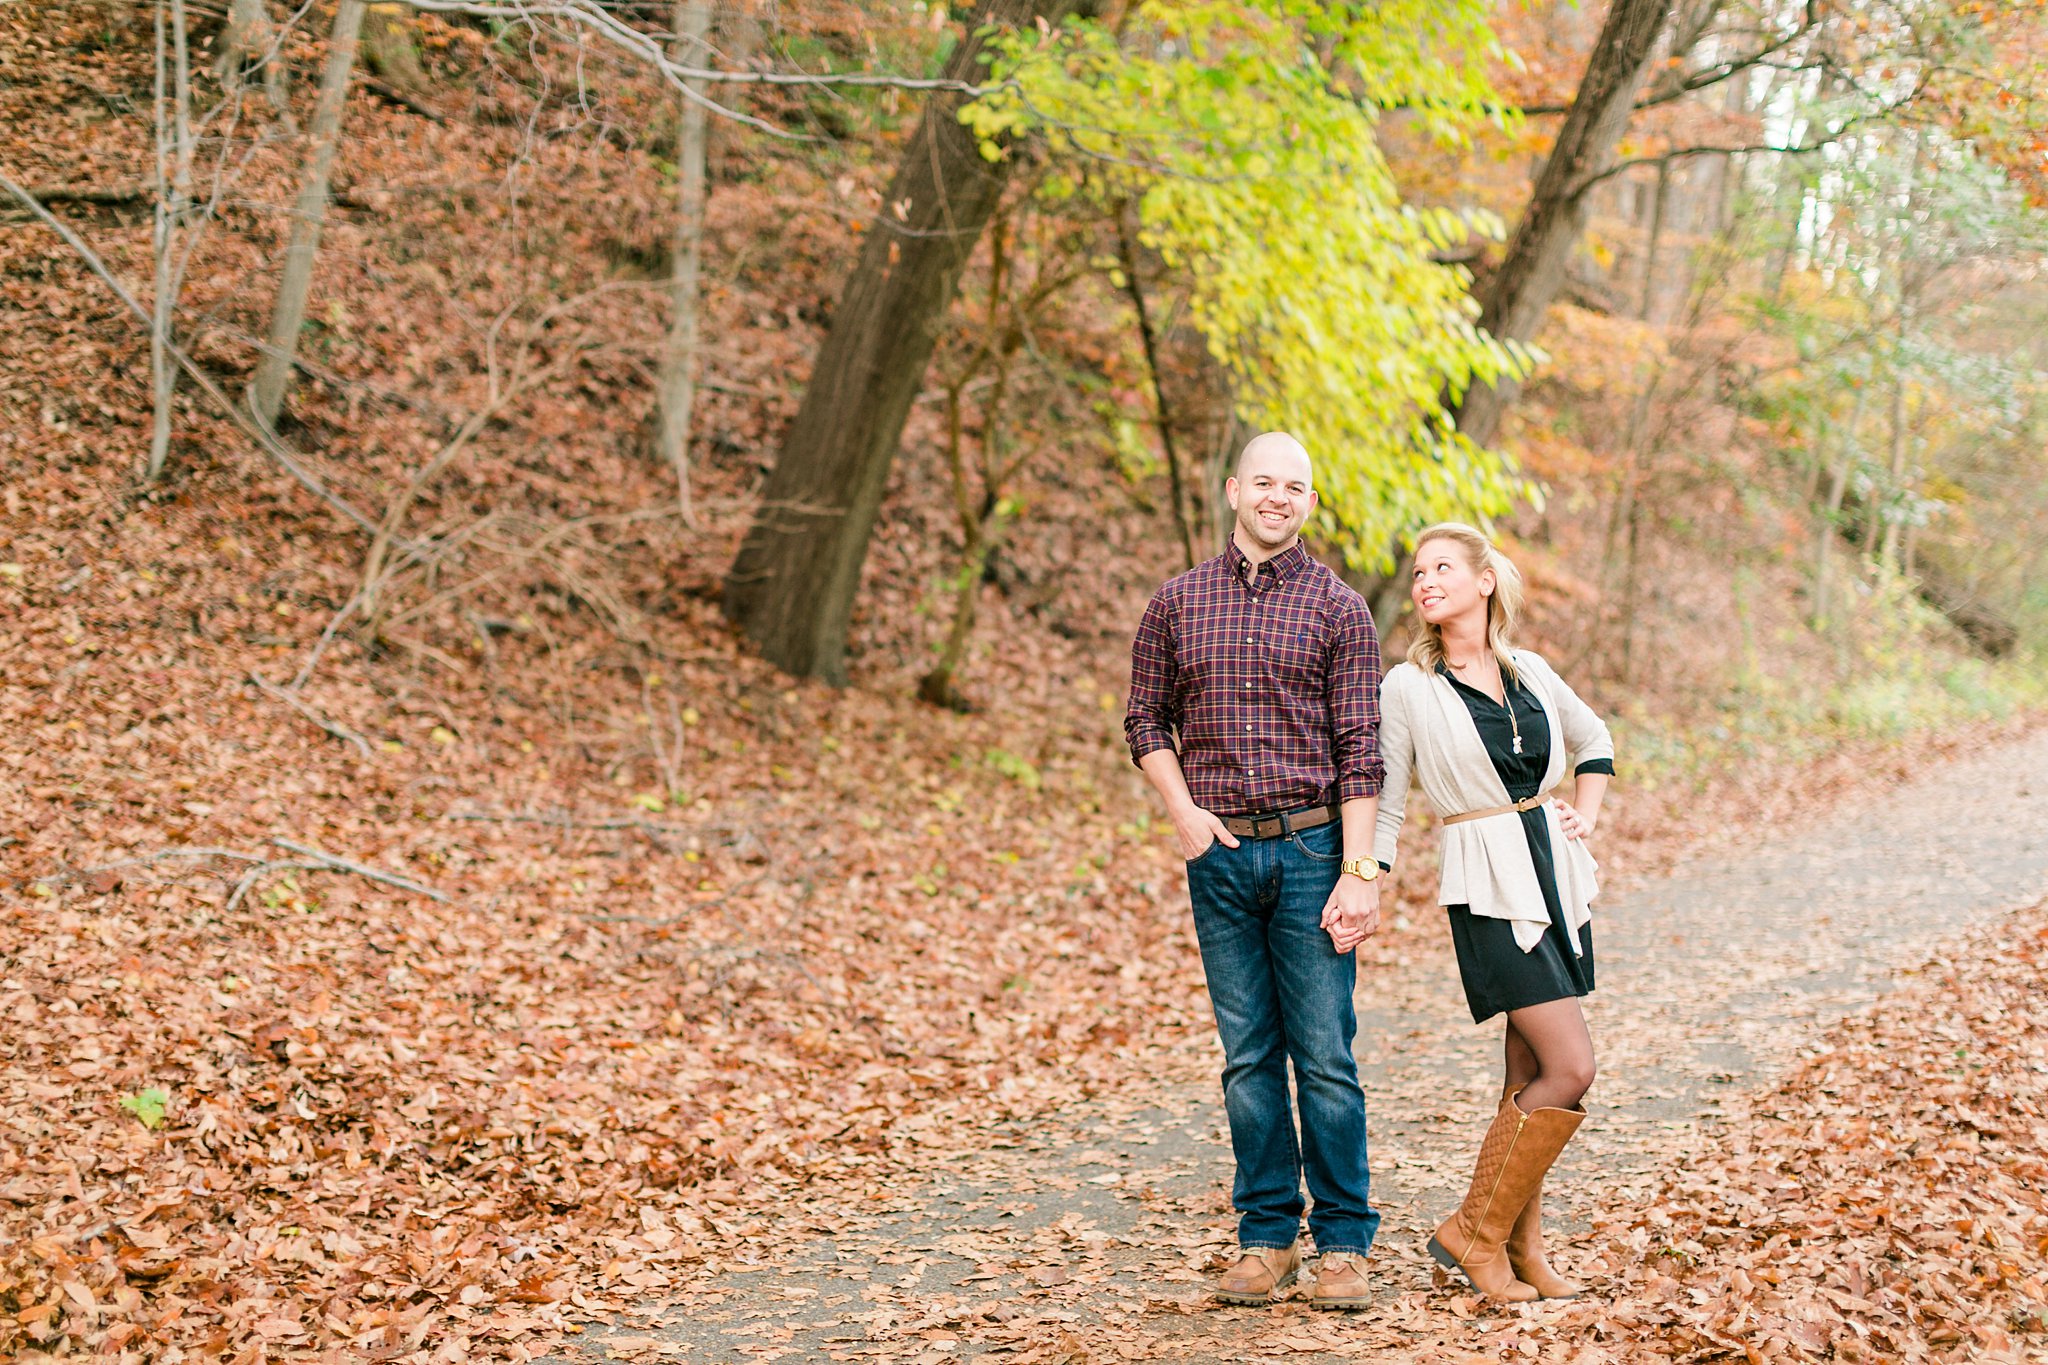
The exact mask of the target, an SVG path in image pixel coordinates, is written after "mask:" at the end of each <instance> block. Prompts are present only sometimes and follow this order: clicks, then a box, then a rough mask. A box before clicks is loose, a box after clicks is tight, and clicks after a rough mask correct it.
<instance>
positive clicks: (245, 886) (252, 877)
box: [221, 859, 324, 914]
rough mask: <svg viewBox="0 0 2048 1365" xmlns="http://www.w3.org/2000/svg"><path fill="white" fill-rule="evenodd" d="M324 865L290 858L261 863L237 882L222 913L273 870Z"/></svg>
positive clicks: (240, 900)
mask: <svg viewBox="0 0 2048 1365" xmlns="http://www.w3.org/2000/svg"><path fill="white" fill-rule="evenodd" d="M323 866H324V864H321V863H301V862H295V861H292V860H289V859H285V860H280V861H278V862H274V863H271V862H266V863H259V864H257V865H256V866H255V867H252V868H250V869H249V870H248V871H247V872H245V873H243V874H242V879H241V880H240V881H238V882H236V883H235V889H234V892H233V894H231V895H230V896H229V897H228V903H227V905H226V906H225V907H223V908H222V910H221V913H222V914H227V913H228V912H229V911H232V910H233V909H234V908H235V907H236V906H238V905H240V904H241V903H242V897H244V896H246V895H248V894H249V888H250V887H252V886H254V885H256V883H257V882H258V881H261V880H262V879H263V878H264V877H266V876H268V875H269V874H270V873H272V872H311V871H314V870H316V869H319V868H321V867H323Z"/></svg>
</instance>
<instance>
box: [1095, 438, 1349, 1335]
mask: <svg viewBox="0 0 2048 1365" xmlns="http://www.w3.org/2000/svg"><path fill="white" fill-rule="evenodd" d="M1224 491H1225V492H1226V493H1227V494H1228V496H1229V499H1230V506H1231V509H1232V511H1234V512H1235V513H1236V522H1235V525H1233V527H1232V528H1231V533H1230V542H1229V544H1228V545H1226V546H1225V547H1224V550H1223V553H1222V554H1220V555H1217V556H1216V557H1215V558H1214V559H1211V560H1208V561H1207V562H1205V563H1202V564H1198V565H1196V566H1195V567H1194V568H1192V569H1190V570H1189V571H1188V572H1186V573H1184V574H1182V575H1180V576H1179V577H1178V578H1175V579H1173V580H1172V581H1170V582H1168V583H1167V584H1166V586H1164V587H1163V588H1161V589H1160V590H1159V591H1158V592H1157V593H1156V594H1154V596H1153V598H1152V601H1151V603H1150V605H1148V606H1147V607H1146V608H1145V615H1144V618H1143V619H1142V620H1141V621H1140V622H1139V624H1138V634H1137V639H1136V641H1135V643H1134V644H1133V645H1132V648H1131V701H1130V709H1129V711H1128V712H1127V713H1126V715H1125V717H1124V736H1125V738H1126V739H1127V740H1129V742H1130V746H1131V757H1132V759H1133V760H1135V761H1136V763H1137V765H1138V767H1139V768H1140V769H1142V770H1143V771H1144V774H1145V776H1146V777H1147V778H1148V779H1149V780H1150V781H1151V783H1152V786H1153V787H1154V788H1155V789H1156V790H1157V791H1158V793H1159V795H1160V797H1161V798H1162V799H1164V801H1165V802H1166V810H1167V814H1168V815H1170V816H1171V817H1172V819H1173V827H1174V832H1175V835H1176V837H1177V840H1178V842H1179V844H1180V852H1181V856H1182V857H1183V858H1186V859H1187V864H1188V891H1189V893H1190V898H1191V900H1192V902H1193V908H1194V919H1195V932H1196V936H1197V937H1198V938H1199V939H1200V941H1201V945H1202V966H1203V969H1204V971H1205V972H1206V974H1207V976H1208V980H1209V999H1210V1003H1211V1004H1212V1005H1213V1006H1214V1008H1215V1012H1216V1031H1217V1033H1218V1035H1219V1036H1220V1037H1221V1039H1222V1042H1223V1059H1224V1064H1223V1104H1224V1108H1225V1110H1226V1111H1227V1112H1228V1113H1229V1116H1230V1145H1231V1150H1232V1151H1233V1153H1234V1154H1235V1155H1236V1158H1237V1178H1236V1180H1235V1182H1234V1183H1233V1186H1232V1189H1231V1202H1232V1203H1233V1204H1234V1205H1235V1207H1236V1209H1237V1212H1238V1225H1237V1240H1238V1250H1237V1253H1236V1254H1235V1255H1234V1256H1233V1257H1232V1258H1231V1264H1230V1266H1229V1268H1228V1269H1226V1270H1225V1271H1224V1273H1223V1277H1222V1279H1221V1280H1220V1281H1219V1282H1218V1283H1217V1286H1216V1297H1217V1299H1219V1300H1220V1301H1222V1302H1224V1303H1233V1304H1263V1303H1267V1302H1270V1301H1271V1300H1272V1299H1273V1298H1274V1297H1275V1296H1276V1295H1277V1294H1279V1293H1280V1291H1282V1290H1284V1289H1285V1288H1287V1286H1288V1285H1290V1284H1292V1283H1293V1282H1294V1280H1295V1279H1296V1277H1297V1275H1298V1274H1299V1272H1300V1269H1301V1247H1300V1241H1299V1238H1300V1232H1301V1222H1302V1212H1303V1201H1302V1183H1303V1180H1304V1178H1306V1182H1307V1185H1308V1194H1309V1199H1310V1200H1311V1201H1312V1202H1311V1203H1310V1204H1309V1205H1308V1227H1309V1232H1310V1234H1311V1236H1313V1237H1314V1239H1315V1248H1316V1251H1317V1253H1318V1254H1319V1258H1320V1259H1319V1260H1318V1262H1317V1265H1316V1274H1315V1288H1314V1291H1313V1293H1312V1295H1311V1297H1310V1303H1311V1304H1312V1305H1313V1306H1315V1307H1317V1308H1362V1307H1365V1306H1366V1305H1367V1304H1368V1303H1369V1302H1370V1301H1371V1295H1370V1292H1369V1290H1368V1289H1367V1286H1366V1281H1365V1258H1366V1253H1367V1252H1368V1251H1370V1250H1371V1248H1372V1240H1373V1234H1374V1233H1375V1232H1376V1231H1377V1230H1378V1228H1379V1221H1380V1216H1379V1213H1378V1211H1377V1210H1375V1209H1374V1208H1373V1207H1372V1204H1371V1203H1370V1201H1369V1200H1368V1199H1367V1184H1368V1177H1367V1172H1366V1148H1365V1096H1364V1094H1363V1093H1362V1092H1361V1091H1360V1090H1359V1087H1358V1068H1357V1065H1356V1063H1355V1062H1354V1061H1353V1060H1352V1055H1351V1044H1352V1038H1353V1036H1354V1035H1355V1034H1356V1032H1357V1030H1358V1021H1357V1017H1356V1016H1355V1014H1354V1013H1353V1012H1352V1008H1351V990H1352V985H1353V981H1354V978H1355V972H1356V961H1355V959H1354V958H1353V957H1352V956H1351V950H1352V949H1354V948H1356V947H1357V946H1358V945H1359V944H1360V943H1361V942H1363V941H1364V940H1365V939H1366V937H1367V936H1369V935H1370V934H1371V933H1372V932H1373V930H1374V929H1376V928H1377V927H1378V926H1379V883H1378V881H1377V880H1376V878H1377V877H1378V876H1379V872H1380V866H1379V864H1378V863H1377V862H1374V861H1373V858H1372V852H1371V850H1372V836H1373V823H1374V818H1375V816H1376V815H1377V813H1378V808H1379V791H1380V779H1381V775H1382V767H1381V764H1380V756H1379V744H1378V738H1379V689H1380V646H1379V637H1378V634H1377V633H1376V632H1375V631H1374V629H1373V622H1372V613H1371V612H1370V611H1368V610H1367V609H1366V605H1365V600H1364V599H1363V598H1361V597H1360V596H1359V595H1358V594H1357V593H1356V592H1353V591H1352V590H1351V589H1350V588H1349V587H1347V586H1346V585H1345V583H1344V582H1343V580H1342V579H1340V578H1338V577H1337V575H1336V574H1334V573H1332V572H1331V571H1330V570H1329V569H1327V568H1325V567H1324V566H1323V565H1321V564H1319V563H1317V562H1316V561H1315V559H1314V558H1312V557H1311V556H1310V555H1309V552H1308V550H1307V549H1306V548H1305V547H1304V546H1303V545H1302V543H1301V528H1302V525H1303V523H1305V522H1306V521H1307V520H1308V516H1309V513H1310V512H1312V511H1314V510H1315V506H1316V491H1315V475H1314V470H1313V468H1312V466H1311V464H1310V461H1309V456H1308V452H1307V451H1306V450H1304V449H1303V448H1302V446H1301V443H1300V442H1299V441H1297V440H1295V439H1294V438H1293V437H1292V436H1289V435H1287V434H1285V433H1284V432H1268V433H1266V434H1265V435H1263V436H1259V437H1257V438H1255V439H1254V440H1253V441H1252V442H1251V443H1250V444H1249V445H1247V446H1246V447H1245V448H1244V453H1243V454H1242V455H1241V456H1239V458H1238V463H1237V473H1236V475H1235V476H1234V477H1233V478H1231V479H1230V481H1229V482H1228V483H1226V484H1225V485H1224ZM1290 1063H1292V1065H1293V1067H1294V1085H1295V1091H1296V1094H1297V1096H1298V1097H1299V1099H1298V1102H1299V1108H1300V1139H1299V1141H1298V1142H1297V1140H1296V1128H1295V1117H1296V1116H1295V1113H1294V1112H1293V1110H1294V1106H1293V1105H1292V1104H1290V1102H1289V1098H1288V1091H1287V1068H1288V1065H1289V1064H1290Z"/></svg>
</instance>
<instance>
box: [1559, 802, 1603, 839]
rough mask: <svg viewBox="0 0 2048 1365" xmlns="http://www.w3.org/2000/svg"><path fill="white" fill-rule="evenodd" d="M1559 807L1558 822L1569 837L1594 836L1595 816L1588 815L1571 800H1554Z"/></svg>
mask: <svg viewBox="0 0 2048 1365" xmlns="http://www.w3.org/2000/svg"><path fill="white" fill-rule="evenodd" d="M1550 804H1551V805H1552V806H1555V807H1556V808H1557V823H1558V825H1559V827H1560V828H1562V829H1563V830H1564V837H1565V838H1567V839H1590V838H1592V837H1593V827H1594V825H1595V823H1596V819H1595V817H1592V816H1589V815H1587V814H1586V813H1585V812H1584V811H1582V810H1580V809H1579V808H1578V807H1576V806H1574V805H1572V804H1571V803H1570V802H1569V801H1552V802H1551V803H1550Z"/></svg>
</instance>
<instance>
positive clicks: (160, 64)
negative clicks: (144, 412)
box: [143, 0, 193, 483]
mask: <svg viewBox="0 0 2048 1365" xmlns="http://www.w3.org/2000/svg"><path fill="white" fill-rule="evenodd" d="M187 22H188V21H187V16H186V13H185V5H184V0H158V2H157V5H156V71H155V82H156V83H155V92H154V93H155V99H154V105H155V108H154V116H153V117H154V122H155V125H156V163H155V170H156V209H155V213H154V215H153V222H152V230H151V232H150V254H151V261H150V265H151V283H152V285H153V295H152V298H151V302H150V321H149V377H150V400H151V401H150V429H149V459H148V463H147V464H146V465H145V466H144V468H143V478H144V480H145V481H147V482H149V483H155V482H156V480H157V479H158V478H159V477H160V476H161V475H162V474H163V472H164V464H165V462H166V461H168V460H169V458H170V453H171V404H172V400H173V398H174V397H175V395H176V393H177V388H178V364H177V359H176V352H177V343H176V330H177V317H178V295H179V294H180V293H181V292H182V283H183V278H182V275H183V272H182V271H180V270H179V269H178V266H177V256H178V246H179V242H180V241H181V239H182V238H183V236H184V233H185V232H186V231H187V230H188V229H187V227H186V219H187V218H188V217H189V216H190V215H191V211H192V158H193V136H192V60H191V57H192V53H191V46H190V43H189V42H188V41H187V34H188V30H187Z"/></svg>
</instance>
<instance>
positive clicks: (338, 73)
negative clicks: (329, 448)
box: [249, 0, 363, 427]
mask: <svg viewBox="0 0 2048 1365" xmlns="http://www.w3.org/2000/svg"><path fill="white" fill-rule="evenodd" d="M362 27H363V0H341V3H340V5H339V6H337V7H336V9H335V11H334V31H333V33H332V34H331V35H330V36H329V38H328V42H327V68H326V70H325V71H324V72H322V73H321V77H320V98H319V100H318V101H317V102H316V103H315V104H314V106H313V128H312V139H313V145H312V148H311V152H310V154H309V155H308V156H307V158H306V178H305V181H304V183H303V184H301V185H300V186H299V199H298V203H297V204H296V205H295V206H294V207H293V211H292V235H291V243H290V245H289V246H287V247H286V248H285V253H284V272H283V274H282V276H281V277H280V278H279V280H278V286H277V303H276V306H275V307H274V309H273V310H272V312H271V315H270V341H269V345H268V346H267V347H266V348H265V349H264V352H263V358H262V360H261V361H259V362H258V363H257V366H256V378H255V380H254V382H253V383H251V384H250V386H249V410H250V412H251V413H253V414H254V415H255V417H256V420H257V421H259V422H261V423H262V424H263V425H264V426H266V427H275V426H276V425H277V414H278V410H279V409H280V408H281V407H283V405H284V391H285V386H286V385H287V384H288V383H289V382H290V380H291V374H292V367H293V365H294V364H295V363H296V361H297V358H298V348H299V328H300V327H302V326H303V325H304V324H305V321H306V296H307V294H308V293H310V292H311V290H312V286H313V262H314V260H315V259H316V258H317V257H318V256H319V254H320V229H321V228H322V227H323V226H324V225H325V223H326V220H327V181H328V177H329V175H330V174H332V172H333V170H334V157H335V153H336V152H337V151H339V150H340V148H341V111H342V106H343V105H344V104H345V103H346V102H347V100H348V83H349V77H350V75H351V73H352V72H353V71H354V69H355V64H356V40H357V38H358V36H359V35H360V34H361V32H362Z"/></svg>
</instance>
